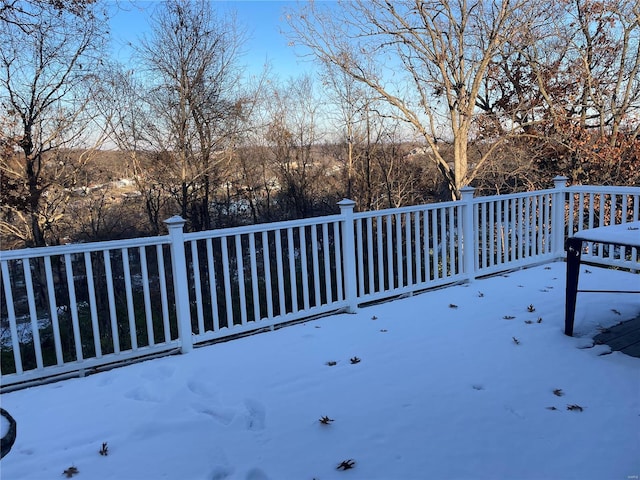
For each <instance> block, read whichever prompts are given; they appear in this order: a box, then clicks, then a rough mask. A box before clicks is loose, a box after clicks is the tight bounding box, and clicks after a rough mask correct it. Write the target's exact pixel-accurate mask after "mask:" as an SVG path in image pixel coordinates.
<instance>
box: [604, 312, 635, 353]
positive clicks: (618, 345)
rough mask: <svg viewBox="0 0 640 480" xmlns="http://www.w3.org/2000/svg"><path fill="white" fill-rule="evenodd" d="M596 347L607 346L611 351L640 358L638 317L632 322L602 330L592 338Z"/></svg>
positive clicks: (628, 321)
mask: <svg viewBox="0 0 640 480" xmlns="http://www.w3.org/2000/svg"><path fill="white" fill-rule="evenodd" d="M593 341H594V343H595V344H596V345H609V347H611V350H612V351H617V352H621V353H624V354H626V355H631V356H632V357H636V358H640V315H638V316H637V317H636V318H634V319H632V320H627V321H626V322H620V323H619V324H618V325H615V326H613V327H609V328H604V329H602V332H601V333H599V334H598V335H596V336H595V337H593Z"/></svg>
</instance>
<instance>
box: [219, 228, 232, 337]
mask: <svg viewBox="0 0 640 480" xmlns="http://www.w3.org/2000/svg"><path fill="white" fill-rule="evenodd" d="M227 238H228V237H221V238H220V247H221V251H222V275H223V277H224V299H225V304H224V305H225V310H226V313H227V328H228V329H231V328H233V322H234V320H233V317H234V315H233V300H232V297H231V276H230V275H231V273H230V271H231V269H230V268H229V247H228V246H227Z"/></svg>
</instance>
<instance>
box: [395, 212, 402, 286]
mask: <svg viewBox="0 0 640 480" xmlns="http://www.w3.org/2000/svg"><path fill="white" fill-rule="evenodd" d="M394 218H395V220H396V238H395V244H396V268H397V272H398V283H397V287H396V288H402V287H404V267H403V263H404V260H403V258H402V243H403V238H402V214H400V213H397V214H396V215H395V216H394Z"/></svg>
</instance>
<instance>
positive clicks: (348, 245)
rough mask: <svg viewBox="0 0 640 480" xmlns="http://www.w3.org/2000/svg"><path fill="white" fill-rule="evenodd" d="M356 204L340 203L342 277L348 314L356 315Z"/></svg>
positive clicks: (350, 202) (352, 202) (345, 201)
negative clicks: (354, 216) (354, 219)
mask: <svg viewBox="0 0 640 480" xmlns="http://www.w3.org/2000/svg"><path fill="white" fill-rule="evenodd" d="M355 205H356V202H354V201H353V200H348V199H346V198H345V199H343V200H341V201H340V202H338V206H339V207H340V214H341V215H342V218H343V220H342V265H343V268H342V275H343V276H344V295H345V300H346V301H347V312H348V313H356V311H357V309H358V290H357V289H358V282H357V278H356V275H357V274H356V244H355V234H354V230H353V207H355Z"/></svg>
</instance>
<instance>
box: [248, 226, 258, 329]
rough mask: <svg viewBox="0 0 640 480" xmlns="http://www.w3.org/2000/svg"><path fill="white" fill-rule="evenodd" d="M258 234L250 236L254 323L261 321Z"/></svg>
mask: <svg viewBox="0 0 640 480" xmlns="http://www.w3.org/2000/svg"><path fill="white" fill-rule="evenodd" d="M255 236H256V234H255V233H250V234H249V265H250V267H251V296H252V299H253V321H254V322H259V321H260V291H259V289H258V263H257V261H256V237H255Z"/></svg>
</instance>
